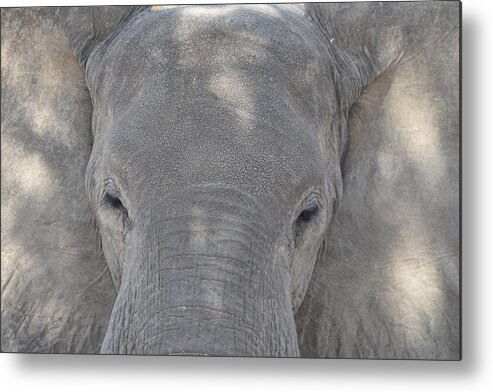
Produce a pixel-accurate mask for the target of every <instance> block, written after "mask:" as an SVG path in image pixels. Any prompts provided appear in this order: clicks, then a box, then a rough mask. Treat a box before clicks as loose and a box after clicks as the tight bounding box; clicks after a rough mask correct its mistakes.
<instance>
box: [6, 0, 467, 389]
mask: <svg viewBox="0 0 493 392" xmlns="http://www.w3.org/2000/svg"><path fill="white" fill-rule="evenodd" d="M47 5H48V4H47ZM461 34H462V4H461V3H460V2H459V1H403V2H394V1H389V2H373V1H368V2H366V1H362V2H329V3H266V4H260V3H255V4H253V3H252V4H248V3H245V4H238V3H235V4H183V5H173V4H166V5H124V4H121V5H110V4H108V5H80V6H76V5H70V6H58V5H57V6H42V5H40V6H25V7H17V6H14V7H2V9H1V351H2V354H1V355H4V354H3V353H44V354H48V353H49V354H98V355H99V356H100V357H102V356H103V355H100V354H106V355H108V354H109V355H111V354H114V355H134V356H193V357H248V358H249V357H258V358H310V359H318V360H319V361H318V362H326V363H327V362H330V361H320V360H321V359H332V360H339V359H376V360H426V361H430V363H431V361H460V360H461V359H462V308H461V300H462V276H461V275H462V264H461V255H462V246H461V236H462V232H461V225H462V216H461V211H462V209H461V190H462V189H461V184H462V182H461V181H462V180H461V169H462V168H461V143H462V141H461V137H462V131H461V121H462V120H461V107H462V106H461V96H462V95H461V76H462V74H461V42H462V41H461V38H462V35H461ZM48 357H49V356H46V358H48ZM62 357H63V356H62ZM67 357H68V356H67ZM89 358H94V356H89ZM142 360H145V358H143V359H142ZM198 361H199V363H200V362H202V363H206V362H207V360H204V359H200V360H198ZM276 361H278V362H282V361H280V360H278V359H276ZM426 361H423V362H426ZM349 362H351V363H352V362H355V361H349ZM362 362H364V361H362ZM376 362H381V361H376ZM409 362H413V361H409ZM284 363H286V362H284ZM332 363H338V361H334V362H332ZM293 366H294V365H293ZM127 369H128V367H127ZM312 390H315V389H312Z"/></svg>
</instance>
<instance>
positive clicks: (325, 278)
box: [296, 2, 460, 359]
mask: <svg viewBox="0 0 493 392" xmlns="http://www.w3.org/2000/svg"><path fill="white" fill-rule="evenodd" d="M309 13H311V14H312V16H313V19H314V20H317V21H318V23H320V24H321V25H322V26H323V27H324V29H325V32H326V33H327V34H328V36H329V39H330V40H331V41H332V44H333V45H335V46H337V47H338V48H339V49H341V50H343V51H344V52H346V53H347V54H349V56H351V57H352V58H353V60H354V61H355V62H356V63H357V64H358V66H359V67H360V70H361V72H362V73H365V72H366V74H370V75H371V78H370V80H372V82H371V83H370V84H369V85H367V86H366V88H365V89H364V90H363V92H362V94H361V96H360V97H359V99H358V101H357V102H356V103H355V104H354V105H353V107H352V109H351V111H350V114H349V121H348V131H349V147H348V150H347V154H346V157H345V162H344V167H343V169H344V170H343V172H344V173H343V176H344V195H343V197H342V202H341V206H340V209H339V211H338V213H337V215H336V217H335V218H334V220H333V222H332V224H331V227H330V228H329V232H328V235H327V237H326V240H325V248H324V249H323V251H322V252H321V255H320V257H319V259H318V260H317V264H316V266H315V269H314V272H313V278H312V281H311V283H310V287H309V289H308V292H307V295H306V297H305V300H304V302H303V304H302V306H301V308H300V310H299V311H298V312H297V314H296V322H297V327H298V333H299V341H300V349H301V353H302V355H303V356H308V357H331V358H341V357H343V358H419V359H459V358H460V298H459V244H460V238H459V226H460V211H459V206H460V201H459V154H460V150H459V148H460V146H459V142H460V133H459V128H460V122H459V121H460V119H459V87H460V82H459V36H460V30H459V26H460V3H459V2H408V3H399V2H394V3H392V2H389V3H385V2H383V3H354V4H351V3H346V4H325V5H314V6H313V7H312V8H310V9H309Z"/></svg>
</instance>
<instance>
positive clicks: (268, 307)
mask: <svg viewBox="0 0 493 392" xmlns="http://www.w3.org/2000/svg"><path fill="white" fill-rule="evenodd" d="M181 221H182V219H181ZM164 226H165V229H164V230H162V228H163V224H161V232H163V231H164V232H166V234H165V235H163V234H161V235H156V234H154V235H152V236H147V237H151V238H148V239H147V240H146V246H139V247H135V250H137V249H140V251H137V252H142V250H143V249H145V251H144V253H145V254H142V253H141V254H140V255H138V254H136V255H134V256H133V257H128V256H129V255H128V254H127V255H126V256H127V257H126V259H127V260H130V261H129V262H127V263H126V265H125V266H124V271H123V278H122V285H121V287H120V290H119V293H118V296H117V299H116V302H115V306H114V308H113V313H112V316H111V320H110V325H109V328H108V331H107V334H106V337H105V339H104V342H103V346H102V349H101V352H102V353H108V354H109V353H114V354H117V353H120V354H150V355H152V354H154V355H167V354H175V355H216V356H263V357H269V356H287V357H296V356H299V351H298V343H297V335H296V329H295V324H294V318H293V312H292V308H291V300H290V289H289V278H288V274H287V270H286V268H282V267H281V266H280V264H282V263H280V262H279V261H276V258H275V257H273V254H272V249H271V248H272V245H271V244H269V243H268V242H267V240H263V239H262V238H268V237H266V236H262V234H261V233H259V232H256V233H255V234H253V233H252V231H251V230H248V231H247V230H246V229H245V224H243V225H239V224H236V225H233V226H232V225H231V223H230V224H229V226H228V227H225V225H224V221H221V222H214V221H209V222H207V225H205V224H203V221H202V223H201V222H199V221H198V220H196V219H195V220H194V221H193V222H189V223H188V224H187V225H181V227H179V228H177V227H175V226H173V227H172V229H170V226H169V225H167V224H166V225H164ZM248 227H250V228H251V225H248ZM129 252H130V253H131V252H132V250H130V251H129Z"/></svg>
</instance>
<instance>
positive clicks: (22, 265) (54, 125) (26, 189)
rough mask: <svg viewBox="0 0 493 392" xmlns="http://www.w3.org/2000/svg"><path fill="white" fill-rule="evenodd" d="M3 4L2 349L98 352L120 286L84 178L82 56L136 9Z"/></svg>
mask: <svg viewBox="0 0 493 392" xmlns="http://www.w3.org/2000/svg"><path fill="white" fill-rule="evenodd" d="M1 12H2V13H1V18H2V19H1V22H2V30H1V36H2V41H1V49H2V52H1V54H2V63H1V71H2V74H1V76H2V90H1V92H2V102H1V109H2V119H1V126H2V133H1V137H2V139H1V152H2V205H1V207H2V211H1V213H2V223H1V225H2V226H1V229H2V276H1V278H2V279H1V280H2V300H1V305H2V313H1V321H2V323H1V328H2V331H1V335H2V341H1V345H2V351H9V352H97V351H99V347H100V344H101V341H102V338H103V336H104V333H105V331H106V327H107V323H108V320H109V315H110V313H111V309H112V304H113V301H114V298H115V289H114V285H113V283H112V280H111V276H110V273H109V271H108V267H107V265H106V263H105V261H104V259H103V257H102V254H101V252H100V250H99V246H98V243H99V239H98V236H97V232H96V230H95V225H94V223H93V218H92V214H91V209H90V206H89V203H88V199H87V196H86V191H85V186H84V176H85V169H86V165H87V162H88V159H89V155H90V152H91V144H92V136H91V116H92V106H91V98H90V96H89V92H88V89H87V87H86V83H85V76H84V71H83V67H82V66H81V64H82V65H83V64H84V62H85V59H86V58H87V55H88V53H90V50H91V49H92V47H93V46H94V45H96V44H97V42H99V41H100V40H102V39H103V38H104V37H105V36H106V35H108V34H109V33H110V32H111V31H112V30H113V29H114V28H115V26H117V25H118V23H119V22H120V21H121V20H122V19H123V18H124V17H125V15H128V14H129V12H131V10H129V9H128V8H127V7H103V8H100V9H95V8H91V7H84V8H74V7H70V8H22V9H21V8H19V9H15V8H11V9H2V11H1Z"/></svg>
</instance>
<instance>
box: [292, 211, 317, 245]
mask: <svg viewBox="0 0 493 392" xmlns="http://www.w3.org/2000/svg"><path fill="white" fill-rule="evenodd" d="M319 216H320V209H319V207H318V205H312V206H310V207H308V208H305V209H304V210H303V211H301V213H300V214H299V215H298V217H297V218H296V221H295V222H294V230H293V231H294V233H293V234H294V241H295V246H299V245H300V244H301V243H302V242H303V238H305V234H306V233H307V231H309V228H310V227H311V226H312V223H314V222H316V221H318V217H319Z"/></svg>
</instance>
